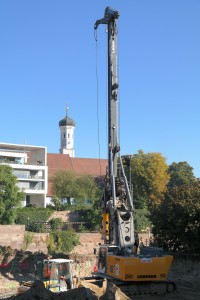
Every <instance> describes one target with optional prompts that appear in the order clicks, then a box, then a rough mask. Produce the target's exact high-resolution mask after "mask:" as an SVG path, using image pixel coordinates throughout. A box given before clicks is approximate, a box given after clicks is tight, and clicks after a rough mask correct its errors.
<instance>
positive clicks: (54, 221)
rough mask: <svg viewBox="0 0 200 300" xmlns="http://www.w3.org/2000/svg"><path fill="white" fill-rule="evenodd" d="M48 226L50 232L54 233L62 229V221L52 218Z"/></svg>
mask: <svg viewBox="0 0 200 300" xmlns="http://www.w3.org/2000/svg"><path fill="white" fill-rule="evenodd" d="M49 224H50V225H51V230H52V231H56V230H59V229H61V228H62V227H63V224H64V222H63V220H62V219H61V218H53V219H51V220H50V221H49Z"/></svg>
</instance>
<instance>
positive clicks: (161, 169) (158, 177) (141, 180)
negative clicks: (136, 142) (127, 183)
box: [131, 150, 169, 209]
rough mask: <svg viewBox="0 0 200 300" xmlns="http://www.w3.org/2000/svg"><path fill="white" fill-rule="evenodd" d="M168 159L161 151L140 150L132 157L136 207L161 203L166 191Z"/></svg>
mask: <svg viewBox="0 0 200 300" xmlns="http://www.w3.org/2000/svg"><path fill="white" fill-rule="evenodd" d="M167 170H168V165H167V163H166V159H165V158H164V157H163V156H162V154H161V153H157V152H149V153H144V152H143V151H142V150H139V151H138V153H137V154H135V155H133V157H132V159H131V178H132V185H133V201H134V205H135V208H138V209H141V208H143V207H144V206H145V205H147V206H148V207H149V206H152V205H157V204H159V203H161V201H162V200H163V198H164V194H165V192H166V188H167V183H168V181H169V174H168V172H167Z"/></svg>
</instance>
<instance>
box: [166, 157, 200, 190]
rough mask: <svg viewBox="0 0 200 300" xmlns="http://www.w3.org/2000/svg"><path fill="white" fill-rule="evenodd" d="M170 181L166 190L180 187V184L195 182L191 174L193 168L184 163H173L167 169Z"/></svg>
mask: <svg viewBox="0 0 200 300" xmlns="http://www.w3.org/2000/svg"><path fill="white" fill-rule="evenodd" d="M168 173H169V175H170V180H169V182H168V185H167V186H168V188H173V187H175V186H180V185H182V184H190V183H192V182H193V181H194V180H195V176H194V174H193V168H192V167H191V166H190V165H189V164H188V163H187V162H186V161H182V162H179V163H176V162H173V163H172V164H171V165H170V166H169V169H168Z"/></svg>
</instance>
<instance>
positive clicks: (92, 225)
mask: <svg viewBox="0 0 200 300" xmlns="http://www.w3.org/2000/svg"><path fill="white" fill-rule="evenodd" d="M81 221H82V222H86V223H88V225H86V228H87V229H89V230H91V231H96V230H99V228H100V226H101V210H99V209H87V210H84V211H82V213H81Z"/></svg>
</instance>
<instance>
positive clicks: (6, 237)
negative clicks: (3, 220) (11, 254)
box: [0, 225, 25, 250]
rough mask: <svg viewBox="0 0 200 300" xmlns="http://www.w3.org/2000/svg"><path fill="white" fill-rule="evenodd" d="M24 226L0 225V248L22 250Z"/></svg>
mask: <svg viewBox="0 0 200 300" xmlns="http://www.w3.org/2000/svg"><path fill="white" fill-rule="evenodd" d="M24 234H25V225H0V246H6V247H8V246H10V247H11V248H12V249H19V250H20V249H23V247H24Z"/></svg>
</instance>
